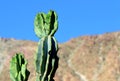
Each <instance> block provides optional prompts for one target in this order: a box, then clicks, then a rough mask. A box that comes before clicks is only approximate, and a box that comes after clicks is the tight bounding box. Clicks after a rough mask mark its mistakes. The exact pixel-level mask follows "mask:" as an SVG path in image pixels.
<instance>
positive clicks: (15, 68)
mask: <svg viewBox="0 0 120 81" xmlns="http://www.w3.org/2000/svg"><path fill="white" fill-rule="evenodd" d="M29 74H30V72H29V71H28V70H27V61H26V60H25V59H24V56H23V54H21V53H17V54H16V55H15V56H13V57H12V60H11V61H10V78H11V80H12V81H27V80H28V77H29Z"/></svg>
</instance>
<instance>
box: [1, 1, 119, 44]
mask: <svg viewBox="0 0 120 81" xmlns="http://www.w3.org/2000/svg"><path fill="white" fill-rule="evenodd" d="M50 9H52V10H55V11H56V12H57V14H58V20H59V29H58V31H57V32H56V34H55V37H56V38H57V40H58V41H59V42H66V41H68V40H69V39H71V38H75V37H78V36H83V35H96V34H102V33H106V32H115V31H119V30H120V0H1V1H0V37H4V38H16V39H21V40H33V41H38V38H37V37H36V36H35V33H34V31H33V28H34V18H35V15H36V14H37V13H38V12H45V13H47V12H48V11H49V10H50Z"/></svg>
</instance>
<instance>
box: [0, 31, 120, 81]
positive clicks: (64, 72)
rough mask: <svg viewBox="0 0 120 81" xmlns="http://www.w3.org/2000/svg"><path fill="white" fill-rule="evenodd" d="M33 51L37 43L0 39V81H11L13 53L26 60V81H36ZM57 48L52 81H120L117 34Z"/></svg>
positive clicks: (82, 39) (73, 41)
mask: <svg viewBox="0 0 120 81" xmlns="http://www.w3.org/2000/svg"><path fill="white" fill-rule="evenodd" d="M36 48H37V43H36V42H32V41H22V40H15V39H5V38H1V39H0V81H11V80H10V78H9V61H10V59H11V57H12V56H13V55H14V54H15V53H16V52H22V53H24V55H25V57H26V58H27V59H28V69H29V70H30V71H31V74H30V77H29V81H35V75H36V74H35V68H34V55H35V51H36ZM59 48H60V49H59V53H58V56H59V58H60V61H59V68H58V70H57V73H56V75H55V81H120V32H116V33H107V34H103V35H98V36H82V37H78V38H74V39H71V40H70V41H68V42H66V43H63V44H59Z"/></svg>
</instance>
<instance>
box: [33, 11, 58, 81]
mask: <svg viewBox="0 0 120 81" xmlns="http://www.w3.org/2000/svg"><path fill="white" fill-rule="evenodd" d="M34 25H35V28H34V30H35V33H36V35H37V36H38V37H39V38H41V40H40V41H39V43H38V49H37V53H36V60H35V65H36V73H37V78H36V81H54V79H53V77H54V75H55V72H56V70H57V68H58V61H59V58H58V57H57V51H58V43H57V41H56V39H55V38H54V34H55V32H56V31H57V29H58V21H57V15H56V13H55V12H54V11H52V10H51V11H49V13H48V14H45V13H38V14H37V16H36V17H35V22H34Z"/></svg>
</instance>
